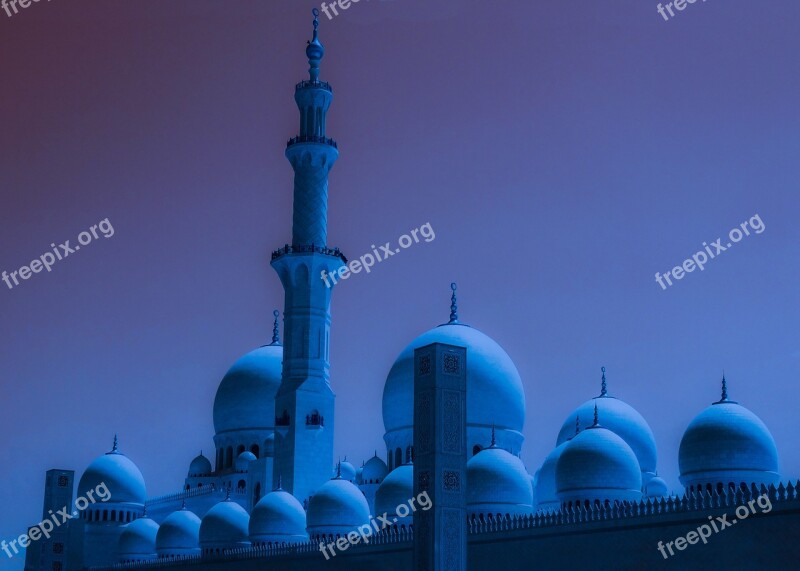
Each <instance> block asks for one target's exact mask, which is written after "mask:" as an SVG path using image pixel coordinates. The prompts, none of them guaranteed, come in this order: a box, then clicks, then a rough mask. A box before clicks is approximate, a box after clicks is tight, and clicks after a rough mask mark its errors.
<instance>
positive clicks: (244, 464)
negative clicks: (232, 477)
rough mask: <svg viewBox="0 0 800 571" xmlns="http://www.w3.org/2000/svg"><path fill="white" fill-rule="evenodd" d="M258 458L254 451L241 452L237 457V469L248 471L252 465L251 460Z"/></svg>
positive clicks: (238, 470)
mask: <svg viewBox="0 0 800 571" xmlns="http://www.w3.org/2000/svg"><path fill="white" fill-rule="evenodd" d="M256 460H258V458H256V455H255V454H253V453H252V452H249V451H245V452H242V453H241V454H239V457H238V458H236V471H237V472H247V470H248V469H249V467H250V462H255V461H256Z"/></svg>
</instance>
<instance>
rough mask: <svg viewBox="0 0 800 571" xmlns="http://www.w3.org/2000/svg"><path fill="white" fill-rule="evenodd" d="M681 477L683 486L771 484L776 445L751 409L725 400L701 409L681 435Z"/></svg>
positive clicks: (776, 476) (776, 477)
mask: <svg viewBox="0 0 800 571" xmlns="http://www.w3.org/2000/svg"><path fill="white" fill-rule="evenodd" d="M679 463H680V470H681V478H680V479H681V483H682V484H683V485H684V486H685V487H686V488H687V489H689V488H690V487H693V488H696V487H698V486H700V487H703V488H707V487H708V486H709V485H710V486H712V487H713V488H719V487H720V486H724V487H725V488H727V487H728V486H730V485H731V484H733V485H734V486H737V487H738V486H741V484H742V483H744V484H746V485H747V487H750V486H751V485H752V484H757V485H759V486H760V485H761V484H764V485H767V486H769V484H777V483H778V481H779V479H780V476H779V474H778V450H777V448H776V446H775V440H774V439H773V438H772V434H770V432H769V429H768V428H767V427H766V425H765V424H764V423H763V422H762V421H761V419H760V418H758V417H757V416H756V415H755V414H753V413H752V412H750V411H749V410H747V409H746V408H745V407H743V406H742V405H740V404H738V403H736V402H734V401H731V400H728V399H727V394H724V395H723V400H721V401H719V402H717V403H714V404H713V405H711V406H710V407H708V408H707V409H705V410H704V411H703V412H701V413H700V414H699V415H698V416H697V417H696V418H695V419H694V420H693V421H692V422H691V423H690V424H689V427H688V428H687V429H686V432H685V433H684V435H683V439H682V440H681V446H680V452H679Z"/></svg>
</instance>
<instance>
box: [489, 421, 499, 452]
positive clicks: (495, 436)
mask: <svg viewBox="0 0 800 571" xmlns="http://www.w3.org/2000/svg"><path fill="white" fill-rule="evenodd" d="M496 447H497V435H496V434H495V430H494V422H493V423H492V444H491V446H489V448H496Z"/></svg>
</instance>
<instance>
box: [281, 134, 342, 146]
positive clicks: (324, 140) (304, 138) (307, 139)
mask: <svg viewBox="0 0 800 571" xmlns="http://www.w3.org/2000/svg"><path fill="white" fill-rule="evenodd" d="M302 143H320V144H322V145H329V146H331V147H333V148H334V149H338V148H339V146H338V145H337V144H336V141H334V140H333V139H331V138H330V137H318V136H317V135H300V136H299V137H292V138H291V139H289V141H287V143H286V146H287V147H291V146H292V145H299V144H302Z"/></svg>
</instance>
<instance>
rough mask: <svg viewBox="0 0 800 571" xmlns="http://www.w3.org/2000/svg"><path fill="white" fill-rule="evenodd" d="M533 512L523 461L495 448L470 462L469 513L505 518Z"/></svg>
mask: <svg viewBox="0 0 800 571" xmlns="http://www.w3.org/2000/svg"><path fill="white" fill-rule="evenodd" d="M532 511H533V490H532V489H531V480H530V475H529V474H528V472H527V470H525V466H524V465H523V464H522V460H520V459H519V458H517V457H516V456H514V455H513V454H510V453H509V452H506V451H505V450H503V449H502V448H497V447H495V446H492V447H489V448H484V449H483V450H481V451H480V452H478V453H477V454H476V455H475V456H473V457H472V458H470V459H469V461H468V462H467V513H469V514H475V515H478V514H486V515H489V514H492V515H496V514H501V516H502V517H505V516H506V514H509V515H511V516H514V515H519V514H528V513H531V512H532Z"/></svg>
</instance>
